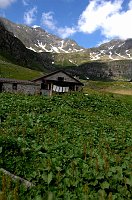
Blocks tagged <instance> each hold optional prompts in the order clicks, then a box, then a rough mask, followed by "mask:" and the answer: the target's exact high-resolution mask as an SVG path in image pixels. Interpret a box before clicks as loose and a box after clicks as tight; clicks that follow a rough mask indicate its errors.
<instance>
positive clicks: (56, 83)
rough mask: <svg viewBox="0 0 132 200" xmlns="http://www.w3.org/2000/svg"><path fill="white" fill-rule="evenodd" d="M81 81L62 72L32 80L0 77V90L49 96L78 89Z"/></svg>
mask: <svg viewBox="0 0 132 200" xmlns="http://www.w3.org/2000/svg"><path fill="white" fill-rule="evenodd" d="M82 86H83V83H81V82H80V81H79V79H78V78H75V77H73V76H71V75H70V74H68V73H67V72H64V71H63V70H59V71H55V72H52V73H50V74H48V75H45V76H42V77H39V78H37V79H34V80H32V81H26V80H16V79H10V78H0V92H11V93H23V94H28V95H34V94H41V95H47V96H51V95H52V94H53V93H67V92H71V91H80V90H81V89H82Z"/></svg>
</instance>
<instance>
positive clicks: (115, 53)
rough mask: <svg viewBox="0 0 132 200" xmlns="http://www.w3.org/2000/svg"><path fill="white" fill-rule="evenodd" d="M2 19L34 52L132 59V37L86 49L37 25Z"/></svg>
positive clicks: (91, 58)
mask: <svg viewBox="0 0 132 200" xmlns="http://www.w3.org/2000/svg"><path fill="white" fill-rule="evenodd" d="M0 21H1V22H2V23H3V24H4V26H5V27H6V29H7V30H8V31H10V32H12V33H13V34H14V36H16V37H17V38H19V39H20V40H21V41H22V42H23V44H24V45H25V46H26V47H27V48H28V49H31V50H32V51H34V52H52V53H63V54H65V53H77V55H79V54H80V53H81V56H82V57H83V58H84V61H89V60H90V61H96V60H99V61H100V60H101V61H108V60H124V59H130V60H131V59H132V38H130V39H127V40H119V39H117V40H112V41H110V42H107V43H104V44H102V45H100V46H99V47H96V48H89V49H85V48H82V47H80V46H79V45H78V44H77V43H76V42H75V41H73V40H70V39H66V40H63V39H61V38H59V37H57V36H55V35H52V34H49V33H47V32H46V31H45V30H43V29H41V28H40V27H37V26H34V27H29V26H26V25H21V24H15V23H13V22H11V21H9V20H7V19H5V18H0ZM83 54H84V55H83ZM74 55H75V54H74ZM74 57H75V56H74ZM69 63H73V64H74V63H75V65H76V64H81V63H82V62H80V63H78V62H76V61H75V60H74V59H73V60H72V59H71V58H70V59H69Z"/></svg>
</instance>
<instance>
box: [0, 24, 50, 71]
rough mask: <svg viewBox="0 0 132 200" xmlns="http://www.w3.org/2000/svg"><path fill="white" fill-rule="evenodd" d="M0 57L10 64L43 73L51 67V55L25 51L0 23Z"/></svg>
mask: <svg viewBox="0 0 132 200" xmlns="http://www.w3.org/2000/svg"><path fill="white" fill-rule="evenodd" d="M0 55H1V56H3V57H5V58H6V59H7V60H9V61H10V62H12V63H15V64H19V65H21V66H24V67H28V68H31V69H36V70H41V71H45V70H46V69H49V67H50V68H51V66H52V55H51V54H49V53H43V54H38V53H36V52H33V51H31V50H29V49H27V48H26V47H25V46H24V44H23V43H22V42H21V41H20V40H19V39H18V38H16V37H14V35H13V34H12V33H11V32H9V31H8V30H6V28H5V27H4V25H3V23H2V22H0Z"/></svg>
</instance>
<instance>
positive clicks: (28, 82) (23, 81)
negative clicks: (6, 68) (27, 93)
mask: <svg viewBox="0 0 132 200" xmlns="http://www.w3.org/2000/svg"><path fill="white" fill-rule="evenodd" d="M0 83H19V84H24V85H34V84H35V83H34V82H32V81H27V80H17V79H11V78H0Z"/></svg>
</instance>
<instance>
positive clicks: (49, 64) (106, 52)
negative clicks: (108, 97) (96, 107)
mask: <svg viewBox="0 0 132 200" xmlns="http://www.w3.org/2000/svg"><path fill="white" fill-rule="evenodd" d="M16 26H19V25H16V24H14V23H12V22H10V21H8V20H6V19H3V18H1V19H0V55H2V56H3V57H6V59H8V60H10V62H11V63H16V64H19V65H21V66H24V67H28V68H31V69H37V70H41V71H44V72H50V71H53V70H57V69H60V68H61V69H62V68H63V69H65V70H66V71H67V72H69V73H71V74H73V75H79V76H80V77H82V78H84V79H88V78H90V79H105V80H131V79H132V39H128V40H125V41H123V40H112V41H110V42H108V43H105V44H102V45H100V46H99V47H96V48H91V49H82V48H81V47H79V46H78V45H77V44H76V43H74V41H71V40H65V41H63V42H62V39H60V38H58V37H56V36H53V35H50V34H48V33H46V32H45V31H44V30H42V29H40V28H31V27H27V26H24V25H20V26H19V27H20V28H19V27H17V28H16ZM9 30H10V31H12V32H9ZM14 32H15V33H14ZM16 33H17V34H18V35H17V37H18V38H17V37H16ZM35 34H36V35H35ZM41 34H45V36H44V35H41ZM38 36H39V41H40V42H39V43H41V42H42V43H41V44H42V45H38V46H37V44H38V43H36V41H37V40H38ZM20 38H22V39H20ZM41 38H42V39H43V41H41ZM57 41H58V43H57ZM66 42H67V43H66ZM68 42H69V43H68ZM25 44H26V47H27V48H26V47H25ZM35 44H36V45H35ZM59 44H61V45H62V44H63V45H62V46H63V47H64V44H65V45H66V47H65V49H64V48H60V46H57V45H59ZM32 45H34V46H32ZM48 45H49V47H48ZM68 45H69V46H68ZM40 46H41V48H40ZM42 46H45V47H46V48H45V49H44V47H43V48H42ZM62 46H61V47H62ZM51 47H52V48H51ZM34 48H36V49H34ZM48 48H49V49H48ZM59 49H61V51H59ZM62 49H63V50H62ZM54 50H55V51H54ZM34 51H37V52H34ZM42 51H44V52H42ZM47 51H48V52H47ZM49 51H50V52H49ZM57 52H58V53H57ZM59 52H61V53H59ZM62 52H63V53H62ZM68 52H70V53H68ZM7 70H8V69H7Z"/></svg>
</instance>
